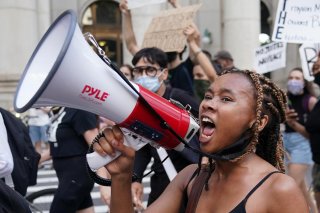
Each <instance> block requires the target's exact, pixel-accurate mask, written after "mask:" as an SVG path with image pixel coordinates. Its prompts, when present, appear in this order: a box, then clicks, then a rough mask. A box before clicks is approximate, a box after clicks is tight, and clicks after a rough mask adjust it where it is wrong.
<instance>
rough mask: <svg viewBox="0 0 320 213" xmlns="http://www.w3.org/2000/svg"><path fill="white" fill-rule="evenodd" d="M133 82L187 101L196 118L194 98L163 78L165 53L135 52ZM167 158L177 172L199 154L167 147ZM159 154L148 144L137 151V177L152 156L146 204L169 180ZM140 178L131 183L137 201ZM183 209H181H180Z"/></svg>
mask: <svg viewBox="0 0 320 213" xmlns="http://www.w3.org/2000/svg"><path fill="white" fill-rule="evenodd" d="M132 64H133V65H134V68H133V81H134V82H135V83H138V84H140V85H141V86H143V87H145V88H147V89H148V90H150V91H152V92H154V93H156V94H157V95H160V96H162V97H163V98H165V99H168V100H170V99H173V100H175V101H179V102H180V103H181V104H182V105H183V106H186V105H187V104H188V105H189V106H191V113H192V114H193V115H194V116H195V117H198V108H199V105H198V102H197V101H196V99H195V98H193V97H192V96H190V95H189V94H188V93H187V92H185V91H183V90H181V89H178V88H172V87H170V86H167V85H166V84H165V83H164V81H165V80H166V78H167V77H168V69H167V57H166V54H165V53H164V52H163V51H162V50H160V49H158V48H143V49H141V50H140V51H138V52H137V53H136V54H135V56H134V57H133V59H132ZM189 143H192V145H193V146H198V142H197V138H196V137H194V138H193V139H192V140H191V142H189ZM167 153H168V155H169V159H168V160H167V161H171V162H172V164H173V165H174V167H175V169H176V171H177V172H179V171H181V170H182V169H183V168H185V167H186V166H188V165H189V164H192V163H195V162H197V161H198V158H199V156H198V155H197V154H195V153H193V152H191V151H190V150H184V151H183V152H177V151H175V150H168V151H167ZM159 155H160V153H158V152H157V149H155V148H154V147H152V146H151V145H150V144H147V145H145V146H144V147H143V148H141V149H140V150H138V151H137V153H136V159H135V164H134V165H135V166H134V172H135V174H136V175H137V176H138V177H142V176H143V173H144V171H145V169H146V167H147V165H148V163H149V162H150V160H151V158H153V159H154V163H153V165H152V168H153V169H154V174H153V175H152V176H151V182H150V184H151V192H150V194H149V199H148V205H150V204H151V203H152V202H153V201H154V200H156V199H157V198H158V197H159V196H160V195H161V193H162V192H163V191H164V190H165V188H166V186H167V185H168V184H169V183H170V179H169V177H168V176H170V174H167V171H166V170H165V168H164V166H162V165H161V160H160V159H161V157H160V156H159ZM141 181H142V179H139V180H138V182H135V183H133V184H132V191H133V194H134V201H135V202H136V203H137V204H139V203H140V201H141V199H142V196H143V193H142V192H143V186H142V184H141ZM181 211H182V212H184V210H181Z"/></svg>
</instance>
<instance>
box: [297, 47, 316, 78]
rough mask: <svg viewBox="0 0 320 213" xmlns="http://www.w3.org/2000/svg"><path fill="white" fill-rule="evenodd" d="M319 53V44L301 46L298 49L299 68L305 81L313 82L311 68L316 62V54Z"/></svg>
mask: <svg viewBox="0 0 320 213" xmlns="http://www.w3.org/2000/svg"><path fill="white" fill-rule="evenodd" d="M319 51H320V43H317V44H307V43H305V44H303V45H301V47H300V48H299V54H300V60H301V67H302V70H303V76H304V78H305V79H306V80H307V81H313V80H314V77H313V74H312V66H313V64H314V63H315V62H316V60H317V56H318V52H319Z"/></svg>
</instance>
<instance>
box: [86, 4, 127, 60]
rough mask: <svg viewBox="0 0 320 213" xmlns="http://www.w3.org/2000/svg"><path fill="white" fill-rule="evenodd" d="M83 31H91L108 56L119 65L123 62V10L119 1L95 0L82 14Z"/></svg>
mask: <svg viewBox="0 0 320 213" xmlns="http://www.w3.org/2000/svg"><path fill="white" fill-rule="evenodd" d="M82 31H83V32H84V33H85V32H90V33H91V34H92V35H93V36H94V37H95V39H96V40H97V42H98V44H99V45H100V47H101V48H102V49H103V50H104V51H105V52H106V55H107V57H108V58H109V59H110V60H111V61H112V62H114V63H116V64H117V65H118V66H120V65H121V64H122V60H123V53H122V39H121V12H120V10H119V3H117V2H115V1H112V0H109V1H103V0H99V1H95V2H94V3H92V4H90V5H89V6H88V7H87V8H86V9H85V11H84V13H83V16H82Z"/></svg>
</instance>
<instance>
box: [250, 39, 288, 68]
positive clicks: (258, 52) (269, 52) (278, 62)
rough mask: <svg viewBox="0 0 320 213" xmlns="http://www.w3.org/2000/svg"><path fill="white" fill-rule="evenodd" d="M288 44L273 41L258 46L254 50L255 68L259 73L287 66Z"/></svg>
mask: <svg viewBox="0 0 320 213" xmlns="http://www.w3.org/2000/svg"><path fill="white" fill-rule="evenodd" d="M286 48H287V44H286V43H283V42H272V43H270V44H266V45H263V46H261V47H258V48H256V49H255V51H254V65H253V67H254V69H255V70H256V72H257V73H266V72H270V71H274V70H276V69H280V68H283V67H285V66H286Z"/></svg>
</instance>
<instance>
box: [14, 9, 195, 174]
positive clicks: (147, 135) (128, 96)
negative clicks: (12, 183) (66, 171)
mask: <svg viewBox="0 0 320 213" xmlns="http://www.w3.org/2000/svg"><path fill="white" fill-rule="evenodd" d="M132 85H133V87H134V88H135V89H136V90H137V91H139V93H140V94H141V95H142V97H143V98H144V99H145V100H146V101H147V102H148V103H149V104H150V105H151V106H152V108H153V109H154V110H155V111H156V112H157V113H158V114H159V115H160V116H161V117H162V118H163V119H164V120H165V121H166V123H167V124H168V125H169V126H170V127H171V128H172V129H173V130H174V131H175V132H176V133H177V134H178V135H179V136H180V137H181V138H183V139H184V140H185V141H186V142H188V141H189V140H190V139H191V138H192V137H193V136H194V134H195V133H196V132H197V130H198V128H199V126H198V124H197V122H196V121H195V120H194V119H193V118H192V116H190V114H189V112H188V111H187V110H185V109H182V108H179V107H177V106H175V105H174V104H172V103H170V102H169V101H168V100H166V99H164V98H162V97H160V96H158V95H156V94H154V93H152V92H150V91H148V90H147V89H144V88H143V87H141V86H139V85H137V84H134V83H132ZM140 99H141V97H139V95H138V94H137V93H135V92H134V90H133V89H132V88H131V87H130V86H129V85H128V83H127V82H126V81H124V80H123V79H122V78H121V76H120V75H119V74H118V73H117V72H115V70H114V69H113V68H112V67H111V66H109V65H108V64H107V63H105V61H103V60H102V59H101V58H100V57H99V56H98V55H97V54H96V53H95V52H94V51H93V49H92V47H91V46H90V45H89V44H88V42H87V41H86V40H85V39H84V36H83V34H82V33H81V31H80V28H79V26H78V24H77V17H76V15H75V13H74V12H73V11H71V10H68V11H66V12H64V13H63V14H61V15H60V16H59V17H58V18H57V19H56V20H55V21H54V23H53V24H52V25H51V26H50V28H49V29H48V31H47V32H46V33H45V35H44V36H43V37H42V39H41V41H40V42H39V44H38V45H37V47H36V49H35V50H34V52H33V54H32V56H31V58H30V60H29V62H28V64H27V65H26V68H25V70H24V73H23V75H22V77H21V79H20V82H19V85H18V88H17V91H16V94H15V98H14V108H15V110H16V111H17V112H24V111H26V110H28V109H29V108H31V107H40V106H64V107H70V108H76V109H81V110H85V111H89V112H92V113H95V114H97V115H100V116H103V117H106V118H108V119H110V120H112V121H114V122H115V123H117V124H118V125H119V126H120V128H121V129H122V130H123V131H124V133H125V136H126V137H127V136H128V135H132V134H134V135H135V136H134V137H133V139H132V140H130V141H131V143H130V144H129V145H130V146H132V147H133V148H135V149H136V150H137V149H139V148H141V147H142V146H143V145H144V144H146V143H155V144H157V145H158V146H161V147H164V148H166V149H175V150H177V151H182V149H183V148H184V144H183V143H181V142H180V141H179V140H178V139H177V137H175V136H174V135H173V134H172V133H171V132H170V131H168V129H166V128H164V127H163V126H162V125H161V122H160V121H159V119H158V118H157V117H156V116H155V114H154V113H152V112H151V111H150V110H149V109H148V107H146V105H145V104H144V103H143V102H142V101H141V100H140ZM119 154H120V153H118V155H117V156H119ZM117 156H116V157H117ZM114 158H115V157H113V158H110V157H109V156H108V157H102V156H100V155H98V154H97V153H95V152H94V153H91V154H88V155H87V160H88V164H89V166H90V167H91V168H92V169H98V168H100V167H102V166H104V165H105V164H107V163H108V162H110V161H111V160H113V159H114Z"/></svg>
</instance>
